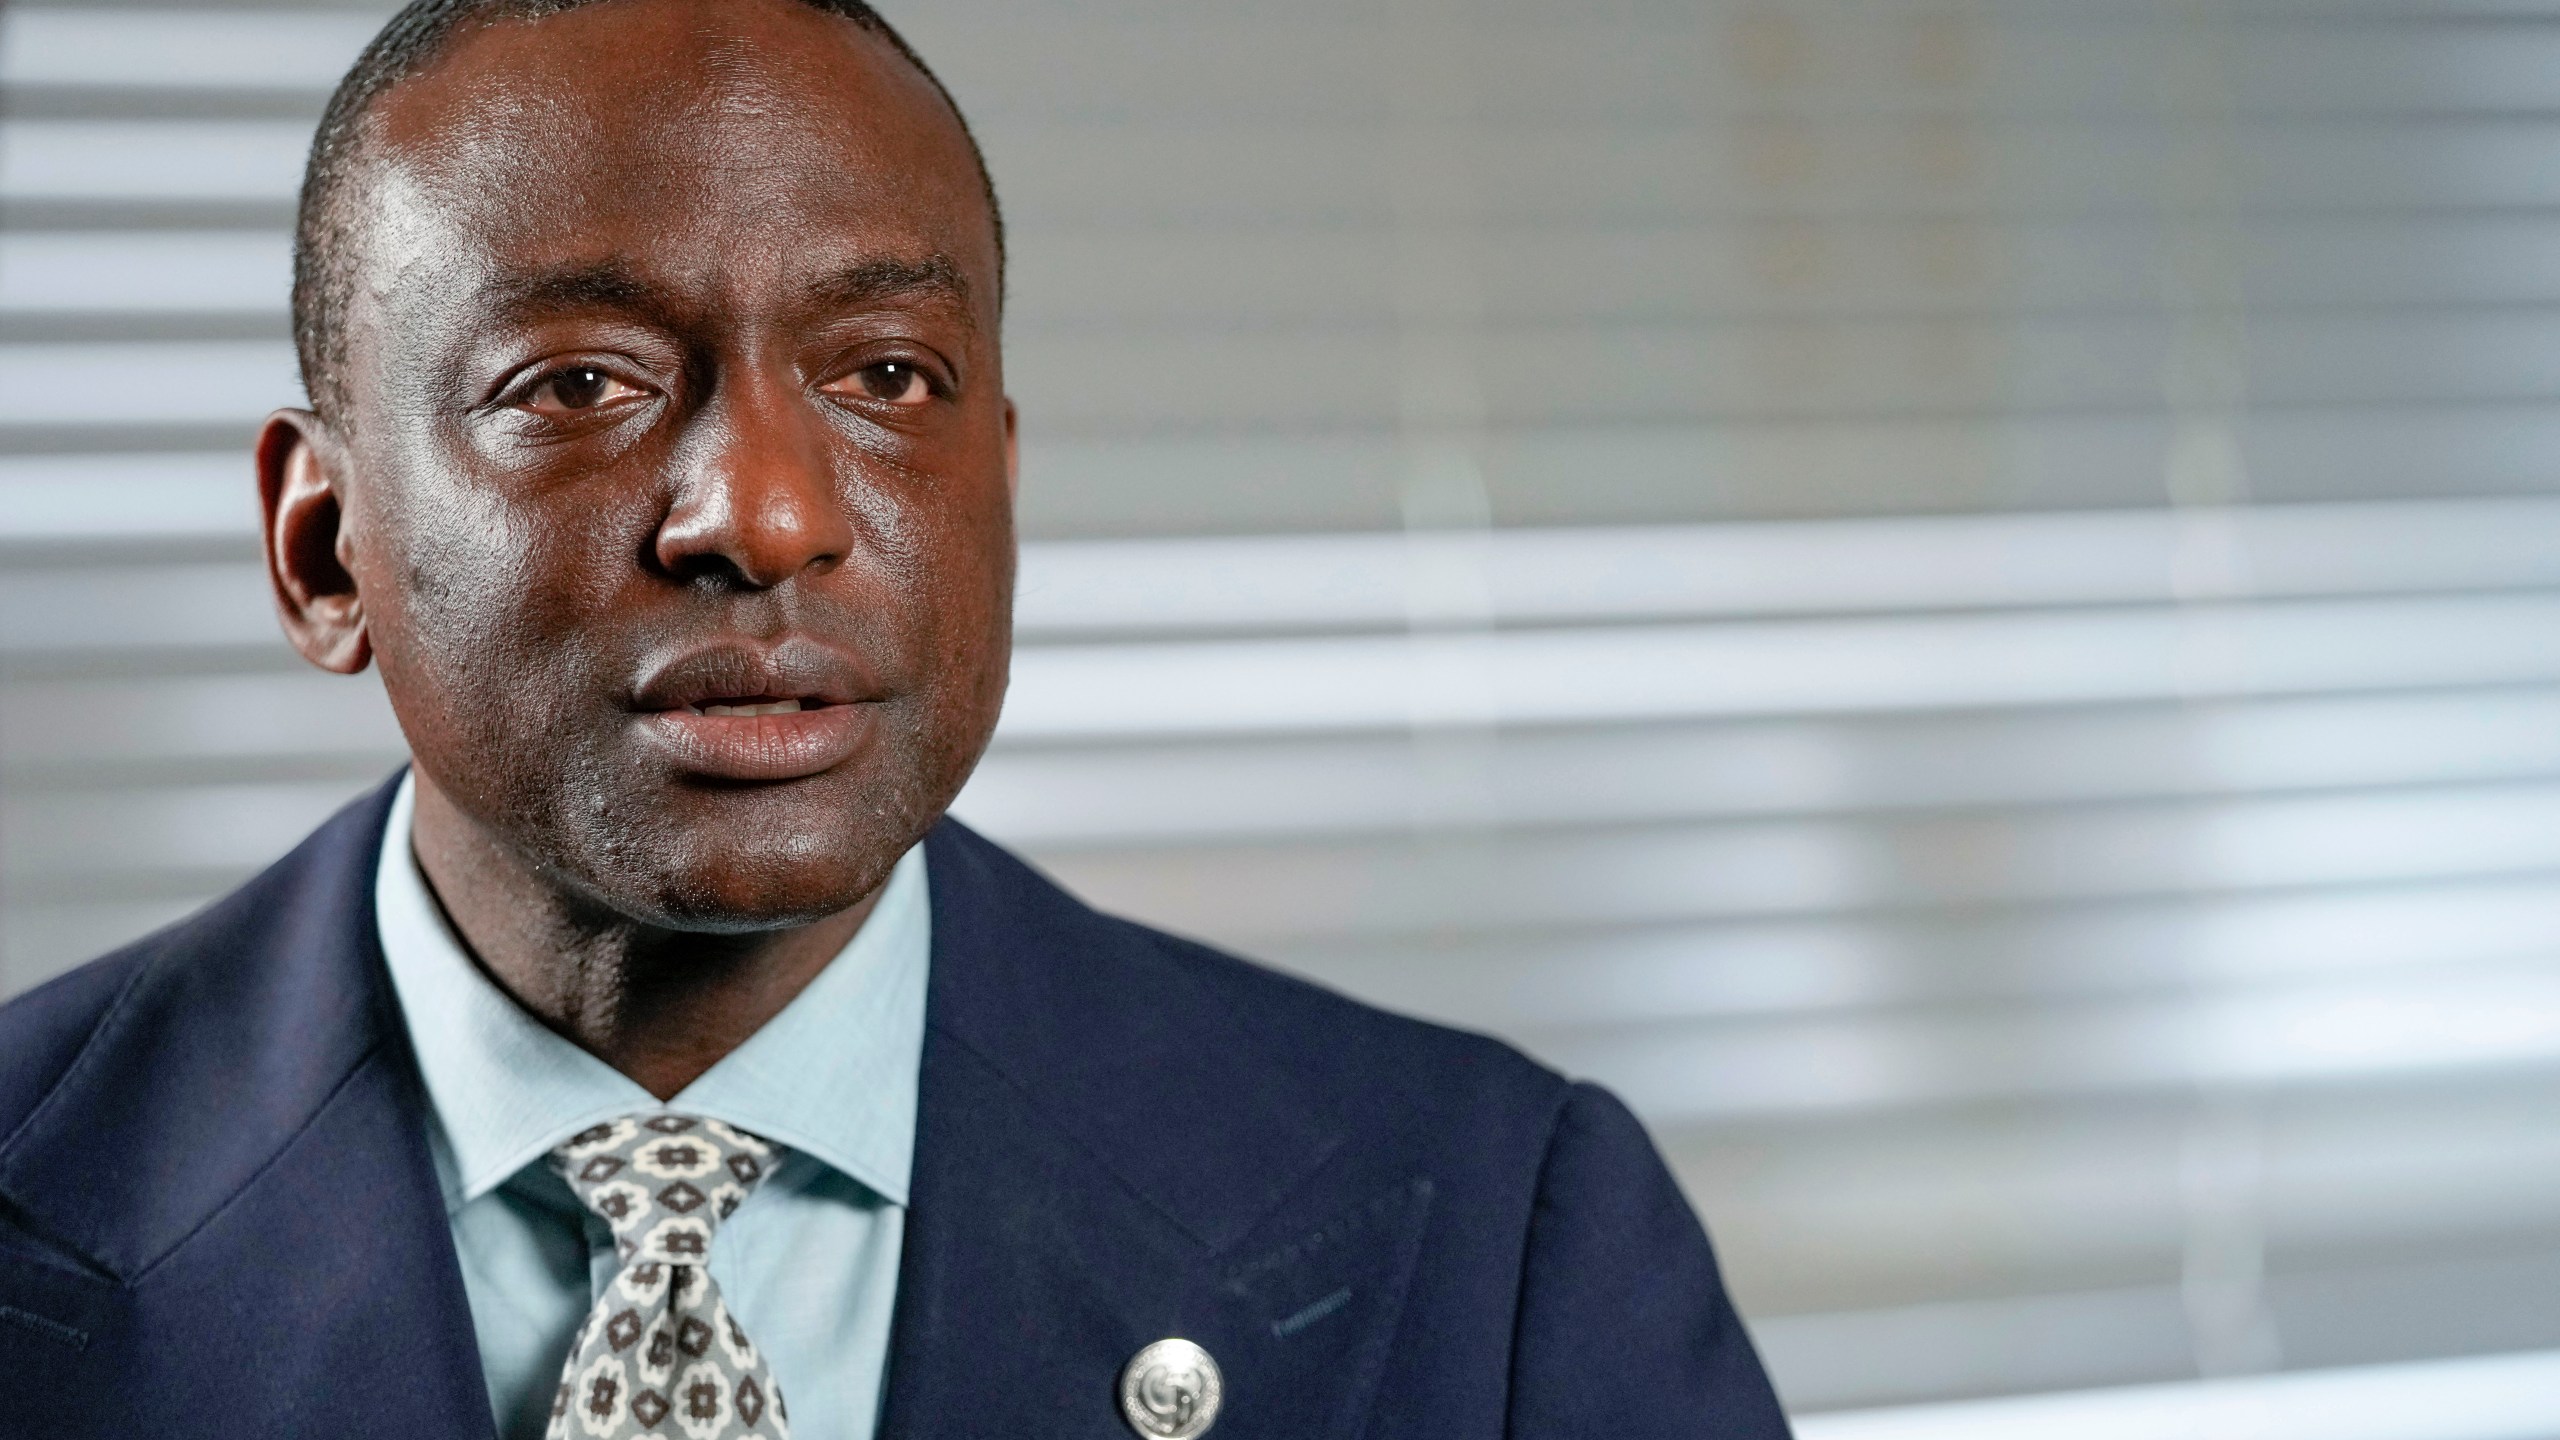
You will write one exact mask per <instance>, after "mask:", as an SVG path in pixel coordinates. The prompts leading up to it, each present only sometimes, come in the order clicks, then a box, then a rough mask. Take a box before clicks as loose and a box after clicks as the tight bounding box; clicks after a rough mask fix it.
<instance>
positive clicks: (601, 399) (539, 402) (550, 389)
mask: <svg viewBox="0 0 2560 1440" xmlns="http://www.w3.org/2000/svg"><path fill="white" fill-rule="evenodd" d="M639 393H640V391H639V390H638V389H637V388H636V387H634V386H630V385H626V384H624V383H623V382H621V381H619V380H616V379H614V378H613V376H612V375H610V374H608V373H606V372H605V371H603V370H600V369H598V368H596V367H595V366H593V365H572V366H570V367H569V368H568V369H566V370H555V371H553V372H552V373H551V374H549V375H547V376H545V377H543V380H542V383H541V384H539V385H536V386H535V387H533V389H532V390H530V391H528V392H526V394H525V397H524V399H523V400H522V401H521V402H520V403H521V404H522V405H523V406H524V407H525V408H526V409H528V410H531V411H534V412H535V413H537V414H542V415H573V414H577V413H579V412H581V411H586V410H593V409H595V408H596V407H598V406H600V405H606V404H610V403H612V402H613V401H616V400H623V399H628V398H630V397H631V396H634V395H638V394H639Z"/></svg>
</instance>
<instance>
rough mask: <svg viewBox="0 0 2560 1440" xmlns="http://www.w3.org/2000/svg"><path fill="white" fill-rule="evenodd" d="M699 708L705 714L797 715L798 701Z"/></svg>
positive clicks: (798, 709)
mask: <svg viewBox="0 0 2560 1440" xmlns="http://www.w3.org/2000/svg"><path fill="white" fill-rule="evenodd" d="M701 709H702V713H703V714H705V715H797V714H799V713H800V702H799V701H797V700H775V701H772V702H770V703H768V704H764V705H705V706H703V707H701Z"/></svg>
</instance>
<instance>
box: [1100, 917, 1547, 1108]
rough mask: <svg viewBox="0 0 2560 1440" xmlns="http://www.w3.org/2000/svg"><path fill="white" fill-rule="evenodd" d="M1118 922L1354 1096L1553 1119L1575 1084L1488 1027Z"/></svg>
mask: <svg viewBox="0 0 2560 1440" xmlns="http://www.w3.org/2000/svg"><path fill="white" fill-rule="evenodd" d="M1110 923H1111V924H1113V925H1116V926H1119V927H1121V928H1123V929H1124V930H1125V931H1127V932H1129V934H1130V936H1131V939H1132V942H1133V943H1138V944H1144V945H1148V946H1151V947H1153V948H1154V949H1155V950H1156V951H1158V952H1159V953H1160V954H1162V955H1163V956H1164V957H1165V958H1166V959H1167V960H1168V961H1169V962H1170V963H1171V964H1173V965H1174V966H1176V967H1178V968H1179V969H1181V970H1183V971H1185V972H1187V973H1188V974H1190V975H1192V976H1193V977H1195V978H1196V979H1197V980H1198V981H1199V983H1200V984H1201V986H1202V987H1203V988H1204V989H1207V990H1209V991H1211V992H1212V993H1214V994H1216V995H1218V996H1220V997H1221V998H1222V999H1223V1000H1224V1002H1225V1003H1226V1004H1227V1005H1228V1006H1229V1007H1231V1008H1232V1009H1233V1010H1234V1011H1235V1012H1236V1013H1237V1014H1238V1015H1239V1016H1240V1017H1241V1018H1242V1020H1243V1023H1244V1024H1245V1025H1246V1027H1247V1028H1249V1029H1251V1030H1253V1031H1255V1032H1257V1033H1258V1034H1259V1035H1260V1036H1261V1037H1262V1038H1263V1039H1264V1040H1265V1042H1266V1043H1267V1044H1268V1045H1269V1046H1270V1048H1271V1050H1272V1052H1273V1053H1274V1054H1276V1055H1278V1056H1280V1057H1282V1058H1283V1059H1284V1060H1285V1061H1287V1062H1289V1063H1290V1064H1291V1065H1292V1068H1295V1069H1297V1070H1298V1071H1299V1072H1300V1073H1301V1076H1302V1077H1303V1078H1305V1079H1307V1080H1310V1081H1312V1082H1314V1083H1316V1084H1317V1085H1319V1086H1320V1087H1322V1088H1323V1089H1325V1090H1328V1091H1332V1092H1335V1093H1339V1094H1342V1095H1344V1096H1346V1097H1359V1096H1366V1097H1370V1099H1371V1100H1372V1101H1374V1099H1375V1097H1377V1096H1380V1095H1393V1096H1398V1097H1400V1098H1402V1099H1403V1100H1405V1101H1406V1102H1407V1103H1409V1104H1412V1105H1416V1106H1419V1107H1422V1108H1424V1109H1426V1110H1429V1111H1432V1112H1434V1113H1437V1114H1442V1115H1455V1114H1461V1113H1465V1112H1469V1111H1480V1110H1485V1109H1500V1110H1512V1111H1521V1112H1528V1113H1532V1114H1534V1115H1536V1116H1539V1117H1545V1118H1550V1119H1551V1118H1553V1117H1554V1115H1555V1114H1556V1113H1557V1112H1558V1111H1560V1110H1561V1108H1562V1107H1563V1105H1564V1104H1565V1102H1566V1100H1567V1098H1568V1096H1569V1094H1570V1092H1571V1090H1572V1082H1570V1081H1569V1080H1567V1079H1566V1078H1565V1077H1564V1076H1562V1075H1560V1074H1558V1073H1556V1072H1555V1071H1554V1070H1552V1069H1550V1068H1548V1067H1547V1066H1545V1065H1543V1064H1541V1063H1539V1062H1538V1061H1536V1060H1533V1059H1531V1058H1530V1057H1529V1056H1527V1055H1524V1054H1522V1053H1521V1052H1520V1051H1519V1050H1517V1049H1515V1048H1514V1047H1512V1046H1511V1045H1509V1044H1506V1043H1505V1042H1503V1041H1501V1040H1497V1039H1495V1038H1493V1037H1492V1036H1489V1035H1481V1034H1477V1033H1475V1032H1473V1031H1469V1030H1461V1029H1457V1028H1455V1027H1452V1026H1448V1025H1442V1024H1438V1023H1435V1022H1432V1021H1428V1020H1420V1019H1416V1018H1414V1017H1412V1016H1409V1015H1399V1014H1397V1013H1395V1012H1394V1011H1391V1010H1385V1009H1381V1008H1379V1007H1378V1006H1375V1005H1371V1004H1369V1003H1367V1002H1365V1001H1361V1000H1357V999H1354V998H1352V997H1350V996H1348V995H1344V994H1342V993H1341V992H1339V991H1336V990H1332V989H1329V988H1327V987H1325V986H1323V985H1319V984H1317V983H1315V982H1314V981H1311V980H1307V979H1304V978H1302V977H1300V976H1296V975H1291V974H1289V973H1287V972H1285V971H1282V970H1279V969H1276V968H1274V967H1272V966H1269V965H1266V964H1263V963H1261V962H1259V961H1255V960H1250V959H1246V958H1244V957H1243V956H1239V955H1235V954H1232V953H1230V952H1228V951H1225V950H1221V949H1219V948H1217V947H1216V946H1213V945H1207V944H1203V943H1201V942H1200V941H1197V940H1191V939H1186V938H1184V937H1182V936H1178V935H1172V934H1168V933H1166V932H1164V931H1161V930H1156V929H1153V928H1151V927H1148V926H1146V925H1142V924H1139V923H1137V922H1135V921H1130V920H1122V919H1116V918H1113V919H1111V920H1110Z"/></svg>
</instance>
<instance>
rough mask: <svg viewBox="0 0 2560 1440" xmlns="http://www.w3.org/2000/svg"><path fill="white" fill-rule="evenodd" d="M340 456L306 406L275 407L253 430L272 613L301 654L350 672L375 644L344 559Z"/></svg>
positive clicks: (347, 539)
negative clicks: (261, 423) (265, 420)
mask: <svg viewBox="0 0 2560 1440" xmlns="http://www.w3.org/2000/svg"><path fill="white" fill-rule="evenodd" d="M343 456H344V452H343V451H342V450H341V449H340V447H339V445H338V443H337V440H336V437H335V436H333V435H331V434H330V432H329V427H328V425H327V424H326V422H324V421H322V420H321V418H320V417H319V416H317V415H314V414H313V413H311V412H310V411H308V410H278V411H277V412H275V413H274V414H272V415H270V416H268V417H267V423H266V424H265V425H264V426H263V427H261V428H260V429H259V431H258V503H259V506H260V508H261V509H262V510H263V511H264V512H265V515H266V551H267V582H268V584H269V585H270V586H271V587H272V588H273V589H274V591H275V597H276V616H277V618H278V619H279V620H281V621H282V622H283V623H284V634H285V638H286V639H287V640H290V641H292V642H293V648H294V649H296V650H299V651H301V652H302V658H303V659H305V660H308V661H310V662H311V663H312V664H314V665H317V666H319V667H320V668H321V669H323V670H334V671H336V672H337V673H339V674H341V675H353V674H355V673H356V672H357V671H359V670H362V669H363V668H364V667H365V666H366V665H368V664H370V663H372V660H373V642H372V640H371V639H370V638H369V637H368V636H367V635H366V634H365V626H364V599H363V597H362V596H360V595H358V594H357V593H356V578H355V572H354V570H353V569H351V568H350V567H349V564H348V557H349V551H350V548H351V545H352V536H351V535H350V534H349V533H348V530H347V519H346V517H347V510H346V504H345V497H344V490H343V487H344V481H345V477H344V473H343V472H344V460H343Z"/></svg>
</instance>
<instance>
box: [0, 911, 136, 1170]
mask: <svg viewBox="0 0 2560 1440" xmlns="http://www.w3.org/2000/svg"><path fill="white" fill-rule="evenodd" d="M159 938H160V937H159V936H153V937H152V938H151V939H147V940H143V941H139V942H136V943H134V944H131V945H127V946H125V947H124V948H123V949H121V950H117V951H113V952H111V953H109V954H107V955H104V956H101V957H99V958H98V959H95V960H92V961H90V962H88V963H87V964H85V965H81V966H78V967H76V968H74V969H72V970H70V971H68V972H66V973H64V974H62V975H58V976H56V977H54V978H53V979H51V980H48V981H46V982H45V983H44V984H42V985H39V986H37V987H36V988H34V989H33V990H30V991H28V992H27V993H25V994H23V995H20V996H18V997H17V998H15V999H13V1000H11V1001H9V1002H8V1003H7V1004H5V1005H0V1137H5V1136H7V1135H8V1134H10V1133H11V1132H12V1131H14V1130H16V1129H17V1128H18V1125H19V1123H20V1122H21V1121H23V1120H25V1119H26V1117H27V1116H28V1115H29V1114H30V1113H32V1112H33V1111H34V1109H35V1107H36V1106H37V1105H39V1104H41V1103H43V1100H44V1097H45V1095H46V1094H47V1093H49V1092H50V1091H51V1090H52V1089H53V1087H54V1086H55V1085H57V1084H59V1083H60V1082H61V1080H62V1077H63V1076H64V1075H65V1074H66V1073H68V1072H69V1071H70V1069H71V1067H72V1065H73V1064H74V1063H75V1062H76V1061H77V1060H78V1058H79V1055H80V1052H81V1050H82V1049H83V1048H85V1047H86V1046H87V1044H88V1043H89V1038H90V1037H91V1036H93V1035H95V1034H96V1033H97V1032H98V1029H99V1027H100V1026H101V1025H103V1024H104V1023H105V1021H106V1018H107V1016H108V1015H109V1014H111V1013H113V1012H114V1010H115V1006H116V1002H117V1001H118V1000H119V999H121V998H122V997H123V996H124V994H125V992H126V991H127V990H128V989H130V988H131V987H132V985H133V983H134V981H135V980H136V979H137V978H138V977H139V976H140V975H141V973H142V971H143V969H144V968H145V967H146V966H148V965H149V964H150V963H151V960H152V958H153V956H154V955H156V954H157V953H158V948H159V947H158V944H157V943H156V942H158V940H159Z"/></svg>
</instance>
